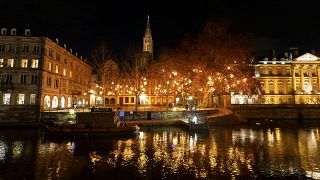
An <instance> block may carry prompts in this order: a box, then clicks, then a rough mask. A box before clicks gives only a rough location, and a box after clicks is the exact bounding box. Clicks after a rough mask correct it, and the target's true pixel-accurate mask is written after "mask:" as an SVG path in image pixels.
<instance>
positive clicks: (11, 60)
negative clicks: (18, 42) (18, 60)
mask: <svg viewBox="0 0 320 180" xmlns="http://www.w3.org/2000/svg"><path fill="white" fill-rule="evenodd" d="M13 62H14V60H13V59H8V64H7V66H8V67H13Z"/></svg>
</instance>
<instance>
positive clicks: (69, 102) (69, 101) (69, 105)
mask: <svg viewBox="0 0 320 180" xmlns="http://www.w3.org/2000/svg"><path fill="white" fill-rule="evenodd" d="M70 107H71V97H68V108H70Z"/></svg>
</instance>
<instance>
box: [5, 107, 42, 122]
mask: <svg viewBox="0 0 320 180" xmlns="http://www.w3.org/2000/svg"><path fill="white" fill-rule="evenodd" d="M39 115H40V107H39V106H36V105H34V106H32V105H15V106H7V105H0V123H1V124H10V123H12V124H32V123H38V122H39V121H40V116H39Z"/></svg>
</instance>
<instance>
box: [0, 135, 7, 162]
mask: <svg viewBox="0 0 320 180" xmlns="http://www.w3.org/2000/svg"><path fill="white" fill-rule="evenodd" d="M7 149H8V147H7V144H6V143H5V142H3V141H1V140H0V160H4V159H5V157H6V152H7Z"/></svg>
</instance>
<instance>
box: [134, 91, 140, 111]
mask: <svg viewBox="0 0 320 180" xmlns="http://www.w3.org/2000/svg"><path fill="white" fill-rule="evenodd" d="M138 98H139V96H138V94H136V103H135V105H134V111H135V112H138V105H139V104H138Z"/></svg>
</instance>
